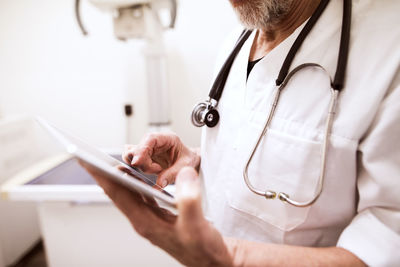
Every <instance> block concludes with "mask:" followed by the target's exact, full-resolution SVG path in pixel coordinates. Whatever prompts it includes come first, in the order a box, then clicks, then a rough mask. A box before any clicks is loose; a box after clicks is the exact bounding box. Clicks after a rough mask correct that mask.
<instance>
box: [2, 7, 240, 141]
mask: <svg viewBox="0 0 400 267" xmlns="http://www.w3.org/2000/svg"><path fill="white" fill-rule="evenodd" d="M81 9H82V10H81V12H82V21H83V23H84V24H85V27H86V28H87V30H88V31H89V35H88V36H87V37H84V36H83V35H82V33H81V32H80V30H79V28H78V25H77V22H76V18H75V14H74V1H72V0H62V1H51V0H0V117H3V118H4V117H7V116H13V115H17V114H28V115H41V116H43V117H45V118H46V119H48V120H50V121H52V122H54V123H55V124H56V125H58V126H59V127H61V128H64V129H68V130H69V131H70V132H71V133H74V134H77V135H78V136H81V137H83V138H85V139H87V140H90V141H91V143H93V144H94V145H97V146H101V147H108V148H119V147H121V146H122V144H123V143H124V142H125V131H124V127H125V117H124V105H125V104H127V103H129V104H132V106H133V111H134V114H133V117H132V123H131V125H133V126H132V127H133V129H132V131H131V132H132V140H133V142H137V141H139V140H140V138H141V137H142V136H143V134H145V132H146V128H147V114H146V113H147V103H148V102H147V94H146V75H145V61H144V56H143V47H144V46H145V44H144V42H145V41H143V40H128V41H126V42H122V41H119V40H117V39H116V38H115V37H114V35H113V29H112V27H113V25H112V18H111V15H110V14H107V13H104V12H101V11H99V10H98V9H97V8H95V7H94V6H93V5H91V4H90V3H88V2H87V1H82V3H81ZM237 26H238V23H237V20H236V17H235V15H234V13H233V11H232V10H231V7H230V4H229V1H228V0H219V1H215V0H202V1H195V0H181V1H179V2H178V12H177V18H176V25H175V28H174V29H172V30H168V31H165V32H164V43H165V48H166V52H167V69H168V83H169V84H168V85H169V88H168V89H169V98H170V99H169V100H170V113H171V114H170V115H171V122H172V124H171V129H172V130H173V131H175V132H176V133H177V134H178V135H179V136H181V138H182V139H183V140H184V142H186V143H187V144H188V145H190V146H198V145H199V144H200V143H199V142H200V141H199V137H200V130H199V129H196V128H195V127H193V126H192V125H191V123H190V117H189V116H190V113H191V110H192V108H193V106H194V105H195V104H196V103H197V102H199V101H201V100H204V99H205V98H206V97H207V95H208V91H209V86H210V84H211V82H212V81H211V80H212V77H213V72H214V63H215V59H216V55H217V53H218V49H219V48H220V46H221V44H222V42H223V40H224V38H226V35H227V34H229V32H231V31H232V30H233V29H234V28H235V27H237Z"/></svg>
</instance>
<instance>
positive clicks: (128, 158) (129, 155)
mask: <svg viewBox="0 0 400 267" xmlns="http://www.w3.org/2000/svg"><path fill="white" fill-rule="evenodd" d="M135 148H136V146H134V145H125V146H124V151H123V152H122V159H123V160H124V161H125V162H126V163H128V164H129V165H130V164H131V162H132V159H133V155H134V151H135Z"/></svg>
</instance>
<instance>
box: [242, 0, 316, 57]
mask: <svg viewBox="0 0 400 267" xmlns="http://www.w3.org/2000/svg"><path fill="white" fill-rule="evenodd" d="M319 3H320V0H294V1H293V4H292V6H291V8H290V10H289V12H288V13H287V14H286V15H285V16H284V17H283V18H282V20H280V21H279V22H277V23H275V24H273V25H270V26H269V27H268V28H266V29H258V30H257V34H256V37H255V39H254V42H253V46H252V48H251V52H250V56H249V60H250V61H254V60H257V59H259V58H262V57H264V56H265V55H266V54H268V53H269V52H270V51H271V50H272V49H274V48H275V47H276V46H278V45H279V44H280V43H281V42H282V41H284V40H285V39H286V38H287V37H289V36H290V35H291V34H292V33H293V32H294V31H295V30H296V29H297V28H298V27H299V26H300V25H301V24H303V22H304V21H306V20H307V19H308V18H309V17H311V15H312V14H313V13H314V11H315V9H316V8H317V6H318V4H319Z"/></svg>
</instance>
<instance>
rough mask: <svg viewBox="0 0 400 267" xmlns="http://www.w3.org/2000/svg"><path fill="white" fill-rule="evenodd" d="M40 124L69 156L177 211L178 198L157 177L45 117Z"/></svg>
mask: <svg viewBox="0 0 400 267" xmlns="http://www.w3.org/2000/svg"><path fill="white" fill-rule="evenodd" d="M36 120H37V121H38V123H39V124H40V125H41V126H42V127H43V128H44V129H45V130H46V131H47V132H49V133H50V134H51V136H53V137H54V138H55V139H56V141H57V142H58V143H60V144H61V145H62V146H63V147H64V148H65V150H66V151H67V153H69V154H70V155H72V156H74V157H76V158H78V159H79V160H81V161H83V162H84V163H86V164H88V165H90V167H92V168H94V169H95V170H96V171H98V172H99V173H101V174H102V175H103V176H104V177H106V178H109V179H111V180H112V181H114V182H117V183H119V184H121V185H123V186H125V187H126V188H128V189H130V190H132V191H134V192H140V193H142V194H144V195H146V196H148V197H152V198H155V199H157V200H159V201H161V203H160V204H161V206H163V207H166V208H171V209H172V210H175V209H176V201H175V199H174V196H173V195H172V194H170V193H169V192H167V191H165V190H164V189H162V188H161V187H160V186H159V185H157V184H156V178H157V177H156V176H153V177H152V178H151V176H149V175H146V174H144V173H143V172H142V171H140V170H139V169H137V168H135V167H132V166H129V165H128V164H126V163H124V162H122V161H119V160H117V159H116V158H115V157H112V156H110V155H108V154H107V153H104V152H103V151H101V150H99V149H97V148H96V147H94V146H91V145H89V144H88V143H86V142H84V141H82V140H80V139H79V138H77V137H75V136H72V135H70V134H68V133H66V132H65V131H62V130H60V129H58V128H56V127H54V126H53V125H51V124H50V123H48V122H47V121H45V120H44V119H42V118H36Z"/></svg>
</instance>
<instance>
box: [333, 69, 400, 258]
mask: <svg viewBox="0 0 400 267" xmlns="http://www.w3.org/2000/svg"><path fill="white" fill-rule="evenodd" d="M396 76H397V78H395V79H394V81H393V82H392V85H391V86H390V89H389V90H388V92H387V94H386V97H385V98H384V100H383V101H382V103H381V105H380V107H379V110H378V112H377V114H376V117H375V119H374V122H373V123H372V125H371V127H370V129H369V131H368V132H367V134H366V136H365V137H364V138H363V139H362V140H361V142H360V145H359V150H358V174H357V175H358V177H357V187H358V193H359V202H358V210H357V215H356V216H355V218H354V219H353V220H352V222H351V223H350V224H349V225H348V226H347V227H346V228H345V230H344V231H343V233H342V234H341V236H340V238H339V241H338V244H337V245H338V246H339V247H342V248H345V249H347V250H349V251H351V252H352V253H354V254H355V255H357V256H358V257H359V258H360V259H361V260H363V261H364V262H365V263H366V264H367V265H369V266H398V265H399V264H400V253H399V249H400V75H399V71H398V72H397V75H396Z"/></svg>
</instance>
